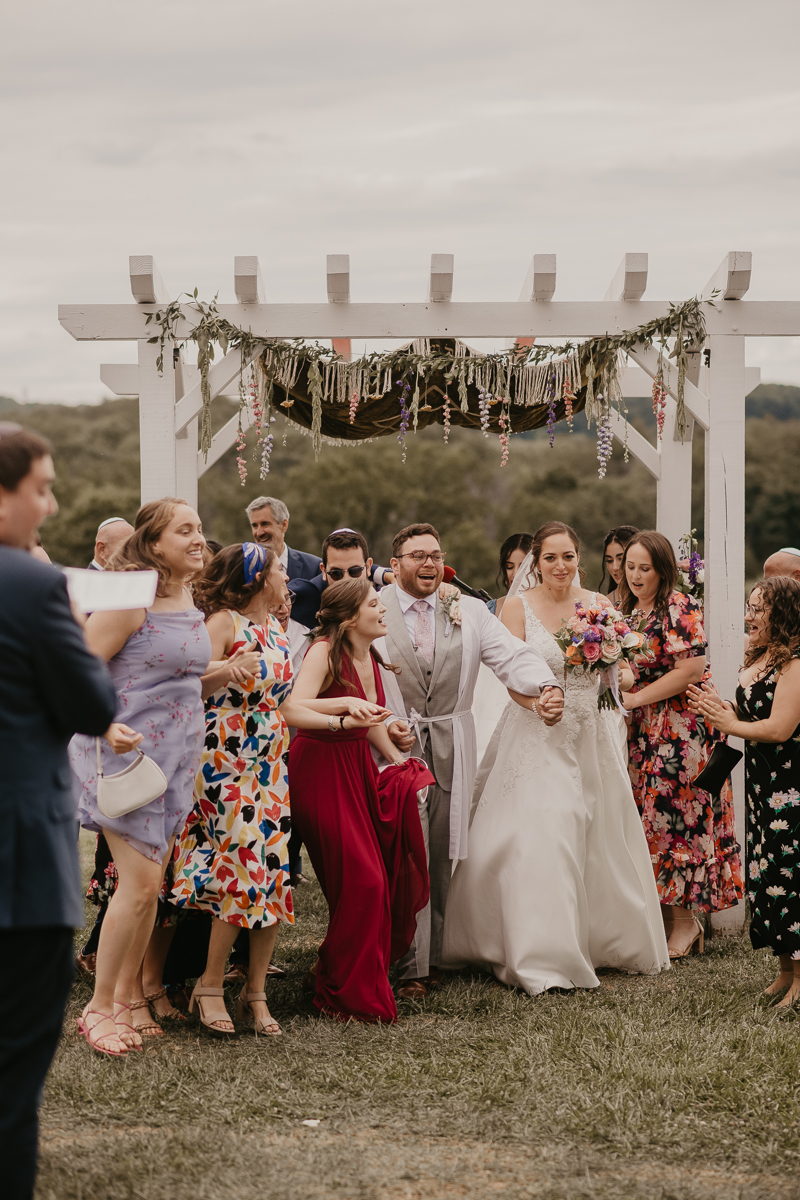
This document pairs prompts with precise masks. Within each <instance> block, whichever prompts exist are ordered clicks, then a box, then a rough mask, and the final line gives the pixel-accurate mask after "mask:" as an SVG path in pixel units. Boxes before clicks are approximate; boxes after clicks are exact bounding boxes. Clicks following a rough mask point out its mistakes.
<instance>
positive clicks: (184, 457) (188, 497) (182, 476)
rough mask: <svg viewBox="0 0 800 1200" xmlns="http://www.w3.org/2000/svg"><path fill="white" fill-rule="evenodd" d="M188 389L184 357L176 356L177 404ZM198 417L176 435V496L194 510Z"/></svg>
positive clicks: (195, 500)
mask: <svg viewBox="0 0 800 1200" xmlns="http://www.w3.org/2000/svg"><path fill="white" fill-rule="evenodd" d="M185 391H186V388H185V386H184V377H183V356H182V355H181V354H180V352H179V353H177V354H176V355H175V402H176V403H177V402H178V400H180V398H181V397H182V396H183V394H184V392H185ZM197 467H198V463H197V417H192V419H191V421H190V422H189V424H188V425H187V426H186V427H185V428H184V429H181V430H180V432H179V433H176V434H175V495H176V496H180V498H181V499H182V500H185V501H186V503H187V504H191V506H192V508H197Z"/></svg>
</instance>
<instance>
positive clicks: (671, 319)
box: [147, 288, 716, 478]
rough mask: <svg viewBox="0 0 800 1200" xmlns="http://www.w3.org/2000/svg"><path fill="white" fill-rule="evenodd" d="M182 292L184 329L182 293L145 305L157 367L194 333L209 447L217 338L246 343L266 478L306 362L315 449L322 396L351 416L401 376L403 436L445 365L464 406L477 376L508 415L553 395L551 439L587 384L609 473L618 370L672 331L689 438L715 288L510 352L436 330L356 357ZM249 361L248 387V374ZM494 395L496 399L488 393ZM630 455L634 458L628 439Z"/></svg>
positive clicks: (237, 346)
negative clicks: (693, 387) (639, 318)
mask: <svg viewBox="0 0 800 1200" xmlns="http://www.w3.org/2000/svg"><path fill="white" fill-rule="evenodd" d="M714 295H716V293H715V294H714ZM185 298H186V299H188V300H189V302H190V304H189V307H191V308H194V310H195V311H196V313H197V314H198V321H197V323H196V325H195V326H194V327H193V328H192V330H191V331H190V333H189V334H188V336H187V337H186V338H184V339H179V338H178V336H177V325H178V322H179V321H180V320H181V319H183V318H185V314H184V312H183V309H182V305H181V299H182V298H179V299H178V300H174V301H172V302H171V303H170V304H169V305H167V306H166V307H165V308H163V309H157V310H156V311H154V312H150V313H148V316H147V324H148V325H149V324H151V323H153V324H155V325H157V326H159V327H160V329H159V333H158V334H156V335H155V336H154V337H151V338H149V339H148V340H149V342H150V343H152V344H158V345H159V355H158V360H157V365H158V370H159V371H163V366H164V348H165V345H166V344H167V342H170V343H171V344H172V346H173V348H174V349H177V348H179V347H182V346H184V345H185V344H186V342H187V341H193V342H195V343H196V345H197V365H198V369H199V372H200V392H201V397H202V406H203V407H202V419H201V430H200V448H201V450H202V452H203V454H204V455H206V456H207V455H208V451H209V449H210V446H211V411H210V410H211V390H210V386H209V381H208V372H209V368H210V366H211V363H212V362H213V360H214V347H215V345H218V346H219V347H220V350H221V351H222V353H223V355H224V354H227V353H228V352H229V351H230V350H239V351H240V352H241V366H240V369H239V402H240V430H239V434H240V436H239V441H240V442H241V443H242V445H243V444H244V433H243V431H242V428H241V417H242V413H243V412H244V411H245V408H246V407H247V405H248V403H250V404H251V406H252V407H253V409H254V411H255V412H256V414H257V430H258V440H259V443H263V445H262V464H261V475H262V478H263V476H264V474H265V473H266V471H268V470H269V462H268V454H267V455H265V454H264V447H265V446H266V438H267V434H268V430H269V425H270V423H271V422H272V421H273V420H274V417H273V416H272V410H273V394H274V386H275V384H278V386H280V387H281V388H282V389H283V390H284V391H285V392H286V393H287V401H286V403H285V405H284V406H285V407H291V403H292V401H290V400H289V398H288V397H289V391H290V389H291V388H292V387H293V386H294V384H295V383H296V382H297V378H298V375H299V373H300V370H301V368H302V367H306V368H307V377H306V383H307V390H308V395H309V397H310V399H311V403H312V425H311V436H312V440H313V443H314V450H315V453H316V454H319V450H320V447H321V444H322V406H323V404H324V403H325V402H326V401H328V402H332V403H337V404H342V403H344V404H347V403H348V402H349V403H350V405H351V410H350V411H351V421H352V417H353V413H354V412H355V410H356V409H357V407H358V405H359V404H360V403H361V402H362V401H364V400H366V399H368V398H369V399H376V398H378V397H381V396H385V395H386V394H387V393H388V392H389V390H390V389H391V387H392V385H393V381H399V382H400V383H402V385H403V386H402V390H401V400H400V409H401V412H400V438H399V440H400V441H401V443H402V442H403V440H404V436H405V430H406V429H407V428H408V424H409V423H412V424H413V428H414V430H416V428H417V415H418V413H419V399H420V391H419V385H420V380H421V379H423V378H424V377H425V375H426V374H428V373H433V372H441V373H443V374H444V377H445V379H446V381H447V383H448V385H449V384H450V383H452V384H453V385H454V387H455V390H456V394H457V396H458V403H459V405H460V408H461V411H462V412H465V413H466V412H467V411H468V397H467V388H468V386H470V385H473V384H474V385H476V386H477V387H478V388H479V389H481V394H482V396H483V397H484V398H486V400H485V402H487V403H497V402H499V403H500V404H501V406H502V411H503V412H504V413H505V416H506V420H507V421H508V420H510V412H511V406H512V405H515V404H516V405H520V404H522V405H531V404H542V405H548V417H549V418H550V417H551V416H552V423H551V421H550V419H549V420H548V428H549V429H550V444H551V445H552V444H553V436H554V425H555V415H554V413H555V408H554V404H555V399H556V398H561V396H562V395H563V397H564V398H565V399H566V400H567V402H568V403H567V414H568V417H569V414H570V413H571V399H572V398H574V395H575V393H576V392H577V391H578V390H579V389H580V388H581V387H582V386H585V387H586V417H587V422H588V424H589V425H590V426H591V423H592V420H594V421H595V422H596V424H597V430H598V459H599V460H600V470H599V474H600V475H601V477H602V476H603V475H604V474H605V466H606V463H607V461H608V457H609V455H610V452H611V450H610V447H611V440H612V439H611V412H612V410H614V409H616V411H617V412H619V413H620V415H624V414H625V413H627V409H626V408H625V403H624V400H623V398H622V390H621V386H620V376H621V372H622V370H623V369H624V364H625V356H626V355H627V354H628V353H629V352H630V351H633V350H635V349H643V348H647V347H649V346H651V345H652V344H653V343H654V342H656V341H657V342H659V343H660V350H659V356H660V358H661V357H662V356H663V355H664V353H665V351H666V348H667V342H668V341H670V340H672V341H673V348H672V350H671V351H670V353H669V357H670V358H672V359H674V360H675V364H676V366H677V371H678V386H677V418H676V419H677V432H678V433H679V435H680V437H681V440H682V439H683V437H684V435H685V432H686V408H685V403H684V390H685V380H686V370H687V366H688V361H689V354H691V353H692V352H696V351H698V350H700V349H701V348H702V346H703V343H704V341H705V336H706V326H705V313H704V306H705V305H706V304H711V305H713V303H714V296H712V297H711V299H710V300H705V301H704V300H702V299H700V298H699V297H697V296H693V297H692V298H691V299H689V300H685V301H684V302H683V303H682V304H670V306H669V310H668V312H667V314H666V315H665V316H663V317H657V318H655V319H654V320H652V321H648V322H647V323H646V324H644V325H639V326H638V327H637V328H635V329H631V330H626V331H624V332H623V333H619V334H613V335H610V334H604V335H601V336H598V337H591V338H587V339H586V340H585V341H583V342H580V343H573V342H564V343H563V344H561V345H558V346H552V345H533V346H531V347H529V348H525V349H524V350H520V349H518V348H514V349H512V350H509V351H505V352H503V353H495V354H486V355H479V354H476V353H475V352H474V351H471V350H470V349H469V348H468V347H467V346H466V345H465V344H464V343H462V342H458V341H456V343H455V352H454V353H453V352H447V353H443V352H442V351H441V350H438V349H434V350H433V351H432V350H431V345H430V341H429V339H427V338H422V339H418V340H417V341H415V342H412V343H411V345H410V346H406V347H402V348H401V349H398V350H391V351H388V352H378V351H376V352H374V353H372V354H366V355H363V356H362V357H361V358H358V359H356V360H354V361H353V362H346V361H345V360H344V359H342V358H341V357H340V356H339V355H336V354H334V353H333V352H332V351H331V350H330V349H329V348H328V347H326V346H322V345H320V344H319V343H318V342H314V343H307V342H305V341H303V339H300V338H295V339H287V340H273V339H267V338H263V337H262V338H258V337H255V336H254V335H253V334H252V333H251V332H250V331H249V330H245V329H241V328H239V327H238V326H236V325H233V324H232V323H231V322H230V321H228V320H226V319H225V318H224V317H222V316H221V315H220V313H219V310H218V308H217V298H216V296H215V297H214V299H213V300H211V301H209V302H205V301H203V300H201V299H200V298H199V297H198V293H197V289H196V288H195V290H194V292H193V293H188V292H187V293H185ZM256 363H257V364H258V365H257V367H256ZM251 364H252V365H251ZM248 366H250V384H249V389H248V385H247V384H246V382H245V372H246V370H247V368H248ZM584 381H585V385H584ZM412 383H413V385H414V390H413V396H412V398H411V401H410V404H408V403H407V398H408V396H409V394H410V391H411V385H412ZM248 390H249V393H250V395H249V397H248ZM489 397H491V399H488V398H489ZM449 404H450V400H449V397H448V396H446V397H445V413H444V416H445V431H446V433H447V431H448V428H449V426H448V420H447V412H448V407H449ZM570 426H571V421H570ZM507 431H508V426H506V433H505V438H506V440H505V443H504V452H503V454H504V457H503V461H504V462H505V460H506V459H507V457H508V443H507ZM445 440H446V434H445ZM270 445H271V438H270ZM625 458H626V461H627V445H626V447H625ZM265 459H266V462H265ZM240 471H241V465H240Z"/></svg>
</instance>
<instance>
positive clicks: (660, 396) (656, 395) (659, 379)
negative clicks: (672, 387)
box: [653, 343, 667, 441]
mask: <svg viewBox="0 0 800 1200" xmlns="http://www.w3.org/2000/svg"><path fill="white" fill-rule="evenodd" d="M653 413H654V415H655V418H656V425H657V426H658V440H659V441H661V439H662V438H663V436H664V421H665V420H666V415H667V389H666V388H665V387H664V346H663V343H662V346H661V349H660V350H659V352H658V367H657V369H656V375H655V379H654V380H653Z"/></svg>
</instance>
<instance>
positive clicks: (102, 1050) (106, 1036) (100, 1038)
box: [78, 1004, 128, 1058]
mask: <svg viewBox="0 0 800 1200" xmlns="http://www.w3.org/2000/svg"><path fill="white" fill-rule="evenodd" d="M89 1017H99V1018H100V1020H99V1021H95V1022H94V1024H92V1025H90V1024H89ZM101 1025H111V1026H112V1028H113V1032H110V1033H100V1026H101ZM78 1031H79V1033H80V1034H81V1037H84V1038H86V1044H87V1045H88V1046H89V1049H90V1050H94V1052H95V1054H103V1055H105V1057H106V1058H124V1057H125V1055H126V1054H127V1053H128V1048H127V1046H126V1045H125V1043H124V1042H123V1040H122V1038H121V1037H120V1036H119V1030H118V1029H117V1023H116V1021H115V1020H114V1018H113V1017H112V1016H111V1014H110V1013H103V1012H99V1011H98V1010H97V1009H96V1008H89V1005H88V1004H87V1005H86V1008H85V1009H84V1010H83V1012H82V1013H81V1015H80V1016H79V1017H78ZM111 1038H114V1039H115V1040H116V1041H117V1042H118V1043H119V1045H120V1046H122V1049H121V1050H109V1049H108V1047H107V1046H104V1045H103V1044H102V1043H103V1042H108V1041H110V1040H111Z"/></svg>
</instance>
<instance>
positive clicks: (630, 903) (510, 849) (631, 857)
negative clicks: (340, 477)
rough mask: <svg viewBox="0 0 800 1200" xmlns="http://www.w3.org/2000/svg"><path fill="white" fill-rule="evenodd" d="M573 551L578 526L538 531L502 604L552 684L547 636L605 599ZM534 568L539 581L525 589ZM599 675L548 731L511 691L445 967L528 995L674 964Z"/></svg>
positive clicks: (489, 757) (584, 680) (580, 681)
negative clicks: (464, 969)
mask: <svg viewBox="0 0 800 1200" xmlns="http://www.w3.org/2000/svg"><path fill="white" fill-rule="evenodd" d="M579 557H580V556H579V549H578V538H577V535H576V534H575V532H574V530H572V529H571V528H570V527H569V526H568V525H563V524H562V523H561V522H560V521H549V522H548V523H547V524H546V525H543V526H542V527H541V529H539V530H537V532H536V533H535V534H534V538H533V547H532V549H531V552H530V554H529V555H528V558H527V559H526V561H525V563H524V564H523V565H522V566H521V567H520V570H519V572H518V580H519V581H520V582H521V584H522V586H521V587H520V588H519V591H518V594H517V595H514V596H509V598H508V599H507V600H506V603H505V606H504V608H503V615H502V620H503V623H504V624H505V625H507V626H508V628H509V629H510V630H511V632H512V633H513V634H515V636H516V637H518V638H520V639H521V640H523V641H526V642H528V643H530V644H531V645H533V646H535V647H536V649H537V650H539V652H540V653H541V654H542V655H543V657H544V658H545V659H546V660H547V662H548V663H549V665H550V666H551V667H552V669H553V672H554V673H555V675H556V677H557V678H565V670H564V658H563V655H562V652H561V649H560V647H559V645H558V643H557V642H556V640H555V637H554V636H553V635H554V634H555V633H556V632H557V630H558V629H559V627H560V625H561V622H562V621H563V620H564V618H565V617H571V616H573V615H574V613H575V603H576V601H581V602H583V603H584V604H594V605H599V604H603V605H608V603H609V602H608V600H607V598H606V597H605V596H602V595H599V594H597V593H593V592H587V591H585V590H584V589H583V588H581V587H578V586H576V583H575V581H576V579H577V578H578V577H577V575H576V571H577V570H578V568H579ZM531 567H532V568H533V575H534V579H535V580H536V582H537V583H538V586H533V587H531V586H529V583H530V570H531ZM516 582H517V580H515V583H516ZM513 590H514V589H513V588H512V591H513ZM597 678H598V677H597V674H592V675H590V674H589V673H588V672H583V671H574V672H571V673H570V674H569V676H568V677H566V696H565V704H564V717H563V720H562V721H561V722H560V724H558V725H554V726H552V727H549V728H548V727H547V726H545V724H544V722H543V721H542V719H541V718H540V717H539V715H538V713H537V711H536V709H535V702H534V711H531V702H530V700H526V699H525V698H524V697H522V696H516V695H514V693H510V695H511V699H512V703H509V704H508V705H507V706H506V709H505V712H504V713H503V716H502V717H501V719H500V722H499V724H498V726H497V729H496V730H495V732H494V735H493V737H492V740H491V742H490V744H489V747H488V749H487V752H486V755H485V757H484V759H483V762H482V763H481V766H480V770H479V772H478V777H477V780H476V783H475V791H474V794H473V814H472V821H471V825H470V833H469V855H468V857H467V858H466V859H464V860H463V861H461V862H459V863H458V865H457V867H456V869H455V872H454V874H453V879H452V882H451V884H450V894H449V896H448V901H447V910H446V913H445V923H444V960H445V963H444V965H446V966H449V967H456V966H464V965H466V964H468V963H485V964H486V965H487V966H489V967H491V969H492V970H493V971H494V973H495V975H496V976H497V978H498V979H500V980H501V981H502V982H503V983H506V984H509V985H510V986H512V987H521V988H524V989H525V991H526V992H529V993H530V994H535V993H537V992H542V991H545V990H546V989H547V988H553V987H559V988H574V987H581V988H591V987H597V986H598V983H599V981H598V979H597V975H596V974H595V971H596V969H597V968H598V967H617V968H619V969H621V970H625V971H630V972H636V973H641V974H656V973H657V972H659V971H661V970H666V969H667V968H668V967H669V955H668V952H667V943H666V939H665V937H664V925H663V921H662V919H661V909H660V906H659V902H658V893H657V891H656V884H655V879H654V876H653V868H652V865H651V863H650V854H649V851H648V847H647V841H646V839H645V836H644V831H643V829H642V823H641V820H640V818H639V814H638V812H637V809H636V803H635V801H634V798H633V793H632V791H631V785H630V781H629V778H628V769H627V765H626V762H625V758H624V754H623V749H622V745H621V742H620V738H619V733H618V729H617V725H618V722H617V715H616V713H615V712H613V711H611V710H608V709H604V710H602V711H598V709H597V695H598V682H597Z"/></svg>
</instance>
